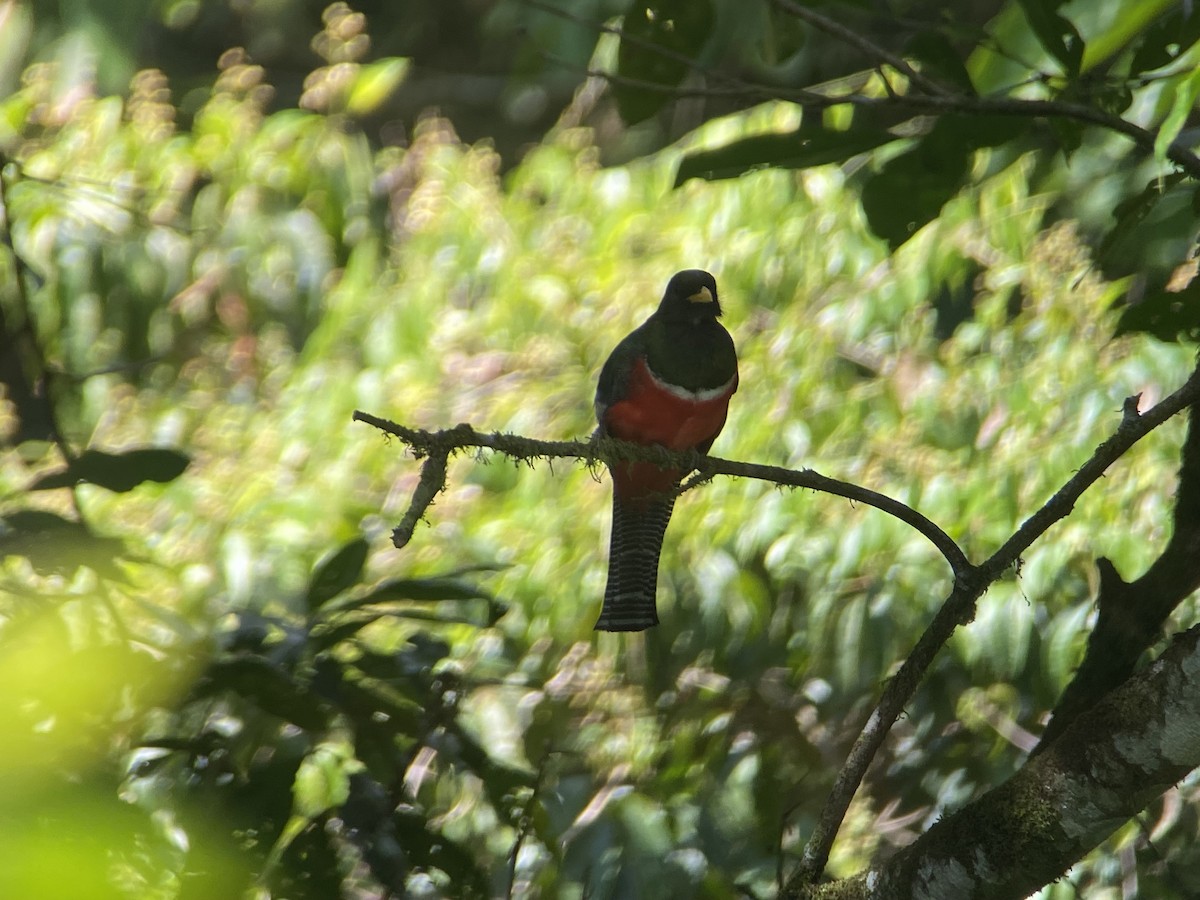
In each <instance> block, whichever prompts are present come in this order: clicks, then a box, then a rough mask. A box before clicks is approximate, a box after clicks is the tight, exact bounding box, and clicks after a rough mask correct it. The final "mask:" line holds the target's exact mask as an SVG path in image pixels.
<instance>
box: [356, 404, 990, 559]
mask: <svg viewBox="0 0 1200 900" xmlns="http://www.w3.org/2000/svg"><path fill="white" fill-rule="evenodd" d="M354 420H355V421H356V422H365V423H367V424H368V425H373V426H374V427H376V428H378V429H379V430H380V431H383V432H385V433H386V434H390V435H392V436H393V437H396V438H399V439H400V440H401V441H403V442H404V443H405V444H407V445H408V446H410V447H412V448H413V451H414V452H415V453H416V454H417V456H419V457H426V456H427V457H429V460H427V462H426V464H425V467H423V469H422V475H421V482H420V483H419V484H418V486H417V491H416V492H415V493H414V497H413V504H412V506H410V508H409V510H408V512H407V513H406V514H405V516H404V519H403V521H402V522H401V524H400V526H398V527H397V529H396V532H397V533H399V534H400V535H401V537H403V538H405V541H407V538H409V537H411V534H412V527H413V526H415V525H416V522H417V520H418V519H420V517H421V516H422V515H423V514H424V512H425V510H426V509H427V508H428V506H429V503H430V502H432V499H433V496H435V495H436V493H437V492H438V491H440V490H441V489H442V488H443V487H444V486H445V461H446V459H447V458H448V457H449V455H450V454H452V453H454V452H456V451H459V450H465V449H469V448H479V449H485V450H496V451H499V452H500V453H503V454H505V455H506V456H509V457H512V458H513V459H524V460H533V459H580V460H583V461H584V462H587V463H597V462H603V463H613V462H638V461H641V462H653V463H657V464H659V465H662V466H664V467H671V468H678V469H683V470H685V471H693V470H695V471H697V472H698V473H699V480H708V479H711V478H713V477H714V476H717V475H728V476H730V477H734V478H754V479H757V480H759V481H769V482H771V483H773V484H778V485H782V486H785V487H798V488H811V489H812V490H815V491H821V492H823V493H826V494H833V495H835V496H838V497H845V498H846V499H847V500H853V501H856V502H858V503H863V504H865V505H866V506H871V507H874V508H875V509H878V510H880V511H881V512H885V513H887V514H888V515H890V516H893V517H894V518H897V519H899V520H900V521H901V522H904V523H905V524H907V525H910V526H911V527H912V528H914V529H916V530H917V531H918V532H920V533H921V534H922V535H924V536H925V537H926V539H928V540H929V542H930V543H931V544H933V546H934V547H935V548H937V550H938V552H940V553H941V554H942V556H944V557H945V558H946V562H947V563H949V564H950V568H951V570H952V571H953V572H954V574H955V576H962V575H964V574H966V573H967V572H968V571H969V569H970V568H971V566H970V563H969V562H968V561H967V558H966V555H965V554H964V553H963V551H962V549H961V548H960V547H959V546H958V544H956V543H955V542H954V540H953V539H952V538H951V537H950V536H949V535H948V534H946V532H945V531H943V530H942V529H941V528H940V527H938V525H937V524H935V523H934V522H933V521H931V520H930V519H928V518H926V517H925V516H923V515H921V513H919V512H917V511H916V510H915V509H913V508H912V507H910V506H906V505H905V504H903V503H901V502H900V501H899V500H893V499H892V498H891V497H888V496H885V495H884V494H880V493H879V492H878V491H873V490H870V489H869V488H864V487H860V486H859V485H856V484H850V483H849V482H845V481H838V480H837V479H836V478H827V477H826V476H824V475H820V474H818V473H817V472H814V471H812V470H811V469H785V468H781V467H779V466H766V465H761V464H758V463H746V462H738V461H735V460H728V459H721V458H719V457H714V456H704V455H703V454H700V453H691V452H682V453H676V452H673V451H670V450H666V449H665V448H662V447H646V446H643V445H641V444H633V443H629V442H627V441H618V440H616V439H613V438H604V439H601V440H597V441H589V442H583V441H542V440H536V439H533V438H527V437H521V436H519V435H514V434H500V433H498V432H493V433H491V434H483V433H481V432H478V431H476V430H475V429H474V428H472V427H471V426H470V425H467V424H462V425H456V426H454V427H453V428H448V429H445V430H443V431H424V430H422V429H418V428H408V427H406V426H404V425H399V424H397V423H395V422H389V421H388V420H386V419H380V418H378V417H376V416H373V415H371V414H369V413H365V412H362V411H359V410H356V411H355V413H354ZM435 460H436V461H438V463H437V464H436V465H435V466H434V467H433V468H432V469H430V473H429V475H428V476H426V473H425V469H426V468H428V467H429V465H430V463H433V462H434V461H435ZM438 466H440V470H439V468H438ZM696 483H697V480H696V479H692V480H689V482H688V483H687V484H686V486H685V488H684V489H687V488H691V487H693V486H695V484H696ZM434 487H436V490H432V489H433V488H434ZM396 546H398V547H399V546H403V544H401V543H397V545H396Z"/></svg>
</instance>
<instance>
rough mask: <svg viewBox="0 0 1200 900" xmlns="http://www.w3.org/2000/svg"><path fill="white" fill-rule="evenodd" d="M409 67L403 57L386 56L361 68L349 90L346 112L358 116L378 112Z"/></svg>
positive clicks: (401, 80)
mask: <svg viewBox="0 0 1200 900" xmlns="http://www.w3.org/2000/svg"><path fill="white" fill-rule="evenodd" d="M409 65H410V64H409V60H407V59H405V58H404V57H400V56H388V57H384V58H383V59H379V60H376V61H375V62H373V63H370V64H368V65H365V66H363V67H362V69H361V70H360V71H359V73H358V76H357V77H356V78H355V79H354V86H353V87H352V88H351V89H350V98H349V99H348V100H347V101H346V108H347V110H349V111H350V112H352V113H354V114H355V115H359V116H365V115H369V114H370V113H373V112H375V111H376V110H378V109H379V107H381V106H382V105H383V104H384V103H386V102H387V100H388V98H389V97H391V95H392V94H393V93H394V92H395V90H396V88H398V87H399V86H400V84H401V83H402V82H403V81H404V78H405V76H407V75H408V70H409Z"/></svg>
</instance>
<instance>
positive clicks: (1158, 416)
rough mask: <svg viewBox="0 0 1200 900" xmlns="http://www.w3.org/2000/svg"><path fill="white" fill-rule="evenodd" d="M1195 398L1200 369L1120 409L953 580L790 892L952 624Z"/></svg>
mask: <svg viewBox="0 0 1200 900" xmlns="http://www.w3.org/2000/svg"><path fill="white" fill-rule="evenodd" d="M1198 399H1200V368H1198V369H1197V370H1196V371H1194V372H1192V374H1191V376H1190V377H1189V378H1188V380H1187V381H1186V382H1184V384H1183V386H1182V387H1180V388H1179V389H1178V390H1177V391H1175V392H1174V393H1173V394H1171V395H1170V396H1168V397H1165V398H1164V399H1163V400H1161V401H1159V403H1158V404H1157V405H1155V406H1154V407H1153V408H1151V409H1150V410H1148V411H1147V412H1145V413H1143V414H1142V415H1140V416H1129V415H1125V416H1123V417H1122V420H1121V424H1120V425H1119V426H1118V427H1117V430H1116V431H1115V432H1114V433H1113V435H1112V436H1111V437H1110V438H1108V439H1107V440H1106V441H1104V442H1103V443H1102V444H1101V445H1100V446H1099V447H1097V448H1096V451H1095V452H1094V453H1093V454H1092V457H1091V458H1090V459H1089V460H1088V461H1087V462H1085V463H1084V464H1083V465H1082V466H1080V468H1079V470H1078V471H1077V472H1076V473H1075V474H1074V475H1073V476H1071V478H1069V479H1068V480H1067V482H1066V483H1065V484H1064V485H1063V486H1062V487H1061V488H1059V490H1058V491H1057V492H1056V493H1055V494H1054V496H1053V497H1051V498H1050V499H1049V500H1048V501H1046V503H1045V505H1044V506H1042V508H1041V509H1039V510H1038V511H1037V512H1035V513H1034V514H1033V515H1032V516H1030V517H1029V518H1028V519H1026V520H1025V522H1024V523H1022V525H1021V526H1020V527H1019V528H1018V529H1017V531H1016V532H1015V533H1014V534H1013V536H1012V537H1010V538H1009V539H1008V540H1007V541H1005V542H1004V544H1003V545H1002V546H1001V547H1000V549H999V550H997V551H996V552H995V553H993V554H992V555H991V556H990V557H989V558H988V559H987V560H986V561H985V562H983V563H982V564H981V565H979V566H978V567H973V568H971V569H969V570H968V571H967V572H966V573H964V574H963V575H959V576H958V578H957V579H956V580H955V584H954V588H953V589H952V590H951V592H950V595H949V596H948V597H947V598H946V600H945V602H944V603H943V604H942V607H941V609H939V610H938V612H937V615H935V616H934V618H933V621H932V622H930V624H929V627H928V628H926V629H925V632H924V634H922V635H921V637H920V639H919V640H918V641H917V644H916V646H915V647H914V648H913V651H912V653H910V654H909V655H908V658H907V659H905V660H904V663H903V664H902V665H901V666H900V670H899V671H898V672H897V673H896V675H895V676H894V677H893V678H892V679H890V680H889V681H888V683H887V685H886V687H885V688H884V690H883V694H882V696H881V697H880V699H879V703H878V705H877V706H876V707H875V709H874V710H873V711H872V713H871V715H870V717H869V718H868V719H867V724H866V725H865V726H864V727H863V730H862V732H861V733H860V734H859V736H858V738H857V739H856V740H855V742H854V746H853V747H852V748H851V749H850V753H849V755H848V756H847V757H846V762H845V763H844V764H843V766H842V769H841V771H840V772H838V775H837V778H836V780H835V781H834V785H833V789H832V790H831V791H830V793H829V798H828V800H826V802H825V806H824V808H822V810H821V814H820V816H819V817H818V818H817V824H816V826H815V827H814V829H813V832H812V834H811V835H810V836H809V840H808V843H807V844H806V845H805V847H804V850H803V852H802V854H801V858H800V864H799V866H798V867H797V868H796V871H795V872H794V873H793V874H792V878H791V879H790V880H789V882H788V889H789V890H791V891H793V892H795V891H798V890H799V889H800V887H801V886H802V885H804V884H806V883H812V882H815V881H817V879H819V878H820V877H821V875H822V873H823V872H824V870H825V864H826V863H827V862H828V860H829V851H830V849H831V848H832V846H833V841H834V838H835V837H836V835H837V831H838V829H839V828H840V827H841V823H842V819H844V818H845V816H846V810H847V809H849V808H850V801H851V800H852V799H853V797H854V794H855V793H856V792H857V790H858V786H859V785H860V784H861V783H862V779H863V777H864V776H865V775H866V772H867V768H868V767H869V766H870V764H871V760H872V759H874V757H875V754H876V752H878V750H879V747H880V746H882V744H883V740H884V738H885V737H886V736H887V733H888V731H889V730H890V729H891V727H892V725H893V724H895V721H896V719H897V718H898V717H899V715H900V713H901V712H902V711H903V710H904V707H905V706H906V705H907V704H908V702H909V700H910V699H911V698H912V695H913V694H914V693H915V692H916V689H917V685H918V684H919V683H920V681H921V679H922V678H923V677H924V675H925V672H926V670H927V669H928V668H929V666H930V664H931V663H932V662H933V659H934V657H935V656H936V655H937V653H938V651H940V650H941V648H942V647H943V646H944V645H945V643H946V641H948V640H949V639H950V636H951V635H952V634H953V633H954V629H955V628H957V627H958V626H959V625H961V624H965V623H967V622H969V621H971V619H973V618H974V617H975V606H976V603H977V602H978V601H979V598H980V597H981V596H983V593H984V591H986V590H987V588H988V585H990V584H991V583H992V582H993V581H995V580H996V579H998V578H999V577H1000V576H1001V575H1002V574H1003V573H1004V571H1005V570H1006V569H1007V568H1009V567H1010V566H1012V565H1013V564H1014V563H1016V562H1017V560H1018V559H1019V558H1020V555H1021V554H1022V553H1023V552H1025V550H1027V549H1028V548H1029V546H1030V545H1031V544H1032V543H1033V542H1034V541H1035V540H1037V538H1039V537H1040V536H1041V535H1043V534H1044V533H1045V532H1046V531H1047V530H1048V529H1049V528H1050V526H1052V525H1053V524H1054V523H1055V522H1057V521H1059V520H1060V519H1063V518H1065V517H1066V516H1067V515H1068V514H1070V512H1071V510H1072V509H1073V508H1074V506H1075V502H1076V501H1077V500H1078V499H1079V498H1080V497H1081V496H1082V495H1083V492H1084V491H1086V490H1087V489H1088V488H1089V487H1091V485H1092V484H1094V483H1095V482H1096V481H1097V480H1099V478H1100V477H1101V476H1102V475H1103V474H1104V472H1105V470H1107V469H1108V467H1109V466H1111V465H1112V464H1113V463H1114V462H1116V461H1117V460H1118V459H1120V457H1121V456H1122V455H1124V454H1125V453H1126V452H1127V451H1128V450H1129V448H1130V447H1132V446H1133V445H1134V444H1135V443H1137V442H1138V441H1139V440H1141V439H1142V438H1143V437H1145V436H1146V435H1147V434H1149V433H1150V431H1152V430H1153V429H1155V428H1157V427H1158V426H1159V425H1161V424H1162V423H1163V422H1165V421H1167V419H1169V418H1171V417H1172V416H1174V415H1175V414H1177V413H1178V412H1180V411H1181V410H1183V409H1185V408H1186V407H1188V406H1190V405H1191V404H1193V403H1195V402H1196V401H1197V400H1198Z"/></svg>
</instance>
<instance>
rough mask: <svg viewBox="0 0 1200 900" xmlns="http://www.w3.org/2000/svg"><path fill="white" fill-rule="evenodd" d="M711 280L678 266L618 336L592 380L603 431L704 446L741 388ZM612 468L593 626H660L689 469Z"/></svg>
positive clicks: (677, 446)
mask: <svg viewBox="0 0 1200 900" xmlns="http://www.w3.org/2000/svg"><path fill="white" fill-rule="evenodd" d="M720 315H721V304H720V302H719V301H718V299H717V282H716V280H715V279H714V278H713V277H712V275H710V274H708V273H707V272H702V271H701V270H699V269H686V270H684V271H682V272H678V273H676V274H675V275H674V276H673V277H672V278H671V280H670V281H669V282H668V283H667V290H666V292H665V293H664V294H663V298H662V302H661V303H660V304H659V306H658V309H657V310H655V312H654V314H653V315H651V316H650V318H648V319H647V320H646V321H645V322H643V323H642V324H641V325H640V326H639V327H638V328H637V329H636V330H635V331H633V332H632V333H631V334H630V335H629V336H628V337H626V338H625V339H624V340H623V341H621V342H620V343H619V344H617V347H616V349H615V350H613V352H612V355H611V356H609V358H608V361H607V362H605V363H604V368H602V369H601V370H600V383H599V384H598V385H597V386H596V418H597V420H598V421H599V422H600V428H599V430H598V432H597V434H598V435H600V436H608V437H615V438H621V439H622V440H626V441H635V442H637V443H639V444H658V445H661V446H663V447H666V448H668V449H670V450H698V451H700V452H701V453H706V452H708V448H709V447H711V446H712V443H713V441H714V440H716V437H717V435H718V434H720V432H721V428H722V427H723V426H724V425H725V414H726V412H727V411H728V409H729V398H730V397H731V396H732V395H733V392H734V391H736V390H737V386H738V372H737V354H736V352H735V351H734V347H733V338H731V337H730V336H729V332H727V331H726V330H725V329H724V328H722V327H721V324H720V323H719V322H718V321H717V317H718V316H720ZM610 469H611V470H612V475H613V515H612V539H611V542H610V544H609V560H608V585H607V587H605V589H604V606H603V607H602V608H601V610H600V619H599V621H597V622H596V629H597V630H598V631H643V630H645V629H647V628H649V627H650V626H651V625H657V624H658V610H657V606H656V604H655V589H656V582H657V580H658V558H659V555H660V554H661V553H662V543H663V534H664V533H665V532H666V530H667V522H668V521H670V518H671V510H672V508H674V506H675V496H676V494H675V489H676V488H677V487H678V485H679V482H680V480H681V479H682V478H683V476H684V475H685V474H686V472H684V471H683V470H681V469H663V468H660V467H658V466H656V465H654V464H653V463H649V462H621V463H614V464H612V465H611V466H610Z"/></svg>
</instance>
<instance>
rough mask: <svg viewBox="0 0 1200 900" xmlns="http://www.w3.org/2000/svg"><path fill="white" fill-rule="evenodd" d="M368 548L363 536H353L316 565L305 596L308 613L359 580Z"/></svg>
mask: <svg viewBox="0 0 1200 900" xmlns="http://www.w3.org/2000/svg"><path fill="white" fill-rule="evenodd" d="M369 550H370V545H369V544H368V543H367V541H366V539H365V538H361V537H360V538H355V539H354V540H352V541H350V542H349V543H348V544H346V545H345V546H343V547H342V548H341V549H340V550H338V551H337V552H336V553H334V554H333V556H331V557H329V558H328V559H326V560H324V561H323V562H321V563H320V564H319V565H318V566H317V569H316V571H315V572H313V577H312V580H311V581H310V582H309V585H308V595H307V597H306V598H305V606H306V607H307V609H308V611H309V612H310V613H311V612H315V611H316V610H318V609H320V608H321V607H322V606H323V605H324V604H325V603H327V602H328V601H330V600H332V599H333V598H334V597H336V596H337V595H338V594H340V593H341V592H342V591H344V590H346V588H348V587H351V586H352V585H355V584H357V583H358V582H359V580H360V579H361V578H362V571H363V566H365V565H366V562H367V552H368V551H369Z"/></svg>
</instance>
